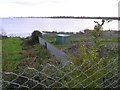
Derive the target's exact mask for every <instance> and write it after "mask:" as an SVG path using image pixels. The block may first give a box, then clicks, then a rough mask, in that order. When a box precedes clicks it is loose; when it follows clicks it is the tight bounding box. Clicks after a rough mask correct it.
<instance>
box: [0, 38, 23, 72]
mask: <svg viewBox="0 0 120 90" xmlns="http://www.w3.org/2000/svg"><path fill="white" fill-rule="evenodd" d="M21 43H22V40H21V39H20V38H3V40H2V55H3V56H2V62H3V71H6V70H8V71H9V70H11V69H14V68H15V66H16V63H17V62H19V61H20V59H21V57H22V56H21V52H22V46H21Z"/></svg>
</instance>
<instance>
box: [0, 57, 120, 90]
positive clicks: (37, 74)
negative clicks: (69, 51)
mask: <svg viewBox="0 0 120 90" xmlns="http://www.w3.org/2000/svg"><path fill="white" fill-rule="evenodd" d="M117 60H118V58H115V59H114V60H113V61H112V62H110V63H109V64H107V65H106V66H104V67H102V66H101V65H102V63H103V61H104V59H101V60H99V61H98V62H96V63H95V64H94V65H93V64H92V63H91V62H90V61H89V60H85V61H84V62H83V63H82V64H81V65H79V66H75V65H74V64H73V63H69V64H66V65H63V66H56V65H54V64H50V63H47V64H46V65H45V66H43V68H42V69H41V70H37V69H35V68H30V67H19V68H17V69H15V70H14V71H12V72H3V79H2V81H3V89H35V90H36V89H40V88H120V84H119V83H118V81H119V79H120V78H119V74H120V72H118V64H117Z"/></svg>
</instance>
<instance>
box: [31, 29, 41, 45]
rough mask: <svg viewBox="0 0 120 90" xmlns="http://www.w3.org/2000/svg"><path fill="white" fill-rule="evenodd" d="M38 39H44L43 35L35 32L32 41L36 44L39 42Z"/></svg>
mask: <svg viewBox="0 0 120 90" xmlns="http://www.w3.org/2000/svg"><path fill="white" fill-rule="evenodd" d="M38 37H42V33H41V32H39V31H37V30H36V31H34V32H33V33H32V35H31V41H32V42H33V43H34V44H35V43H38V42H39V39H38Z"/></svg>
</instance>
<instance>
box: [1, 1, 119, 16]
mask: <svg viewBox="0 0 120 90" xmlns="http://www.w3.org/2000/svg"><path fill="white" fill-rule="evenodd" d="M118 2H119V0H0V17H21V16H22V17H24V16H118Z"/></svg>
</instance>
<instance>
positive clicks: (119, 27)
mask: <svg viewBox="0 0 120 90" xmlns="http://www.w3.org/2000/svg"><path fill="white" fill-rule="evenodd" d="M118 17H120V1H119V2H118ZM119 34H120V20H118V85H120V45H119V44H120V43H119V42H120V37H119Z"/></svg>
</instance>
